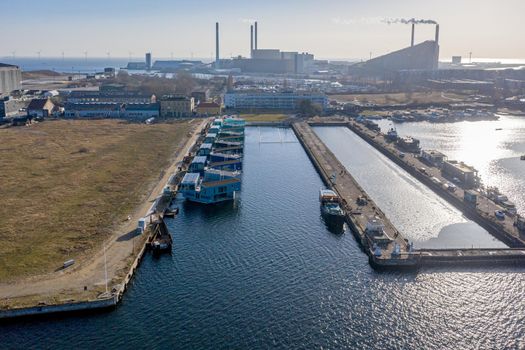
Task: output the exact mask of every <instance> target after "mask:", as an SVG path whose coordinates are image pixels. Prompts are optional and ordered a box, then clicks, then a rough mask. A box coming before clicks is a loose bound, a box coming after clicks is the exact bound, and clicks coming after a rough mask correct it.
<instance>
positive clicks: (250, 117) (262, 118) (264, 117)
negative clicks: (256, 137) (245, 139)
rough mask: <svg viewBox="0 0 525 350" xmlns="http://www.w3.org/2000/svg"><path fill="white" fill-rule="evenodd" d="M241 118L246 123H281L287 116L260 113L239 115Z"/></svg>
mask: <svg viewBox="0 0 525 350" xmlns="http://www.w3.org/2000/svg"><path fill="white" fill-rule="evenodd" d="M240 117H241V118H243V119H245V120H246V121H247V122H281V121H283V120H285V119H286V118H288V115H286V114H282V113H275V114H272V113H266V114H264V113H261V114H241V115H240Z"/></svg>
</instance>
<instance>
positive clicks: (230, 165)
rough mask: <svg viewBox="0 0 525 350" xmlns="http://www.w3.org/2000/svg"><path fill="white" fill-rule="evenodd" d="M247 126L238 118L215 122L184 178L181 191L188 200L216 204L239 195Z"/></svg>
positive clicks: (221, 119) (222, 119) (216, 120)
mask: <svg viewBox="0 0 525 350" xmlns="http://www.w3.org/2000/svg"><path fill="white" fill-rule="evenodd" d="M244 127H245V122H244V120H242V119H238V118H231V117H225V118H217V119H215V120H214V121H213V123H212V125H211V126H210V128H209V129H208V133H207V134H206V136H205V138H204V143H203V144H202V145H201V146H200V148H199V150H198V151H197V156H196V157H195V158H194V159H193V161H192V162H191V163H190V166H189V169H188V171H189V172H188V173H187V174H186V175H185V176H184V178H183V179H182V182H181V186H180V192H181V193H182V194H183V196H184V198H186V200H189V201H192V202H197V203H203V204H212V203H219V202H223V201H227V200H233V199H234V198H235V193H236V192H238V191H240V190H241V175H242V173H241V170H242V154H243V151H244Z"/></svg>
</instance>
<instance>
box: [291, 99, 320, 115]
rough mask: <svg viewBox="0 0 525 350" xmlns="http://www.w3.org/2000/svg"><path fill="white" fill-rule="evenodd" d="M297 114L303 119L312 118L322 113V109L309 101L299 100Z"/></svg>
mask: <svg viewBox="0 0 525 350" xmlns="http://www.w3.org/2000/svg"><path fill="white" fill-rule="evenodd" d="M297 112H298V113H299V114H300V115H302V116H303V117H314V116H316V115H319V114H321V113H322V112H323V108H322V107H321V106H319V105H318V104H316V103H313V102H312V101H311V100H301V101H300V102H299V105H298V108H297Z"/></svg>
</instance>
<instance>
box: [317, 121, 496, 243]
mask: <svg viewBox="0 0 525 350" xmlns="http://www.w3.org/2000/svg"><path fill="white" fill-rule="evenodd" d="M315 132H316V133H317V134H318V135H319V137H320V138H321V140H323V142H324V143H325V144H326V145H327V146H328V148H330V150H331V151H332V152H333V153H334V154H335V156H336V157H337V158H338V159H339V161H340V162H341V163H342V164H343V165H344V166H345V168H346V169H347V170H348V171H349V173H350V174H351V175H352V176H353V177H354V178H355V179H356V180H357V182H358V183H359V184H360V185H361V187H362V188H363V189H364V190H365V191H366V192H367V193H368V195H369V196H370V197H371V198H372V199H373V200H374V202H375V203H376V204H377V205H378V206H379V207H380V208H381V210H383V212H384V213H385V214H386V216H387V218H389V219H390V221H391V222H392V224H394V226H395V227H396V228H397V229H398V230H399V231H400V232H401V233H402V234H403V236H404V237H405V238H408V239H409V240H410V241H413V242H414V245H415V246H416V248H438V249H440V248H472V247H474V248H504V247H506V245H505V244H504V243H502V242H501V241H499V240H497V239H495V238H494V237H493V236H491V235H490V234H489V233H488V232H487V231H486V230H485V229H483V228H482V227H481V226H479V225H478V224H476V223H474V222H473V221H471V220H468V219H466V218H465V217H464V216H463V214H462V213H461V212H460V211H459V210H457V209H456V208H454V207H453V206H452V205H451V204H449V203H448V202H447V201H445V200H444V199H442V198H441V197H439V196H438V195H437V194H435V193H434V192H433V191H432V190H430V189H429V188H428V187H427V186H426V185H423V184H422V183H420V182H419V181H418V180H417V179H416V178H414V177H413V176H411V175H409V174H408V173H407V172H406V171H405V170H403V169H402V168H401V167H399V166H397V165H396V164H394V163H393V162H392V161H391V160H390V159H388V158H387V157H385V156H384V155H382V154H381V153H380V152H379V151H377V150H376V149H375V148H373V147H372V146H371V145H369V144H368V143H366V142H365V141H364V140H363V139H361V138H360V137H359V136H357V135H356V134H354V133H353V132H352V131H351V130H350V129H348V128H346V127H316V128H315Z"/></svg>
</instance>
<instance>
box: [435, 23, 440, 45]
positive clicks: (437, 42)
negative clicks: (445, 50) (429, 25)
mask: <svg viewBox="0 0 525 350" xmlns="http://www.w3.org/2000/svg"><path fill="white" fill-rule="evenodd" d="M435 40H436V44H439V24H436V39H435Z"/></svg>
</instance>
